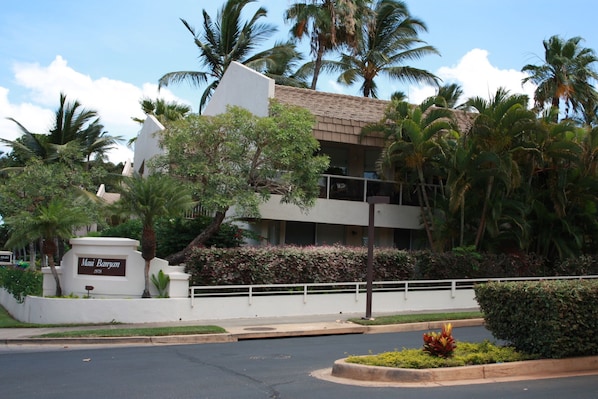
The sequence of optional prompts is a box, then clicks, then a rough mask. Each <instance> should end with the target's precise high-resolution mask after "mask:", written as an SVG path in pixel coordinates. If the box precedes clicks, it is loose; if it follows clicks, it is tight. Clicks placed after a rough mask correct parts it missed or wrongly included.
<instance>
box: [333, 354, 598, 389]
mask: <svg viewBox="0 0 598 399" xmlns="http://www.w3.org/2000/svg"><path fill="white" fill-rule="evenodd" d="M583 374H587V375H591V374H598V356H588V357H576V358H566V359H541V360H527V361H521V362H510V363H495V364H487V365H480V366H462V367H446V368H435V369H419V370H417V369H404V368H392V367H379V366H366V365H362V364H355V363H347V362H346V359H339V360H337V361H335V362H334V365H333V367H332V369H331V371H330V376H331V377H333V378H335V381H336V382H344V383H348V384H351V383H352V382H368V383H369V384H371V383H374V384H375V383H393V384H396V385H397V386H439V385H461V384H476V383H491V382H501V381H513V380H526V379H542V378H557V377H565V376H570V375H583ZM357 385H359V384H357Z"/></svg>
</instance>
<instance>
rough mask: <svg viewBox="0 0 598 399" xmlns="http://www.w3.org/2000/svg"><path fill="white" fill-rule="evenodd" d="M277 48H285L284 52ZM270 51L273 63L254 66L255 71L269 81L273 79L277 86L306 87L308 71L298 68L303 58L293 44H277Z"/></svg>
mask: <svg viewBox="0 0 598 399" xmlns="http://www.w3.org/2000/svg"><path fill="white" fill-rule="evenodd" d="M279 48H285V49H286V50H285V51H278V49H279ZM291 49H292V51H291ZM270 51H271V53H272V57H274V62H264V65H263V67H261V68H260V67H257V66H256V69H258V70H259V71H260V72H262V73H263V74H264V75H266V76H267V77H269V78H270V79H274V81H275V82H276V84H278V85H282V86H291V87H300V88H307V87H308V81H307V77H308V76H309V74H308V70H307V69H306V68H300V67H299V66H300V65H299V63H300V62H301V60H302V59H303V56H302V55H301V53H300V52H299V51H298V50H297V47H296V45H295V43H293V42H286V43H278V42H277V43H276V44H275V45H274V47H273V48H272V49H271V50H270ZM271 59H272V58H270V57H268V58H267V60H268V61H269V60H271Z"/></svg>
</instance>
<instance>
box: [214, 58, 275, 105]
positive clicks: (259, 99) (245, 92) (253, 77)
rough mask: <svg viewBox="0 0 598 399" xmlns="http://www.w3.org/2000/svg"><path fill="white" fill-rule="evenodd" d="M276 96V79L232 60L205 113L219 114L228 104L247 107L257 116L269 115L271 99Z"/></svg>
mask: <svg viewBox="0 0 598 399" xmlns="http://www.w3.org/2000/svg"><path fill="white" fill-rule="evenodd" d="M272 97H274V80H272V79H270V78H268V77H267V76H264V75H262V74H261V73H259V72H256V71H254V70H253V69H251V68H247V67H246V66H244V65H242V64H240V63H238V62H232V63H231V64H230V65H229V67H228V69H227V70H226V73H225V74H224V76H223V77H222V80H220V83H219V84H218V89H217V90H215V91H214V94H213V95H212V98H211V99H210V102H209V103H208V105H207V106H206V108H205V110H204V112H203V114H204V115H218V114H221V113H224V112H225V111H226V106H227V105H236V106H239V107H242V108H245V109H247V110H248V111H250V112H251V113H253V114H254V115H257V116H268V107H269V99H270V98H272Z"/></svg>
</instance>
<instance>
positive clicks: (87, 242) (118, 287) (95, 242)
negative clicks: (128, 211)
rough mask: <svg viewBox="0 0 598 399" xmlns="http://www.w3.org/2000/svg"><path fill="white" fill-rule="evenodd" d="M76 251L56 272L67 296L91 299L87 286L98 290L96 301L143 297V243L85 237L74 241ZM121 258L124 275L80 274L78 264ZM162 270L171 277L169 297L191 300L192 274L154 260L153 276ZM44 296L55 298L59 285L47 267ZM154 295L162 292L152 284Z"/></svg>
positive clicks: (162, 261) (73, 245)
mask: <svg viewBox="0 0 598 399" xmlns="http://www.w3.org/2000/svg"><path fill="white" fill-rule="evenodd" d="M70 243H71V245H72V248H71V250H69V251H68V252H67V253H66V254H65V255H64V257H63V259H62V262H61V265H60V266H58V267H57V268H56V269H57V271H58V273H59V275H60V284H61V287H62V291H63V293H64V294H65V295H69V294H73V295H77V296H80V297H85V296H87V290H86V289H85V287H86V286H92V287H94V288H93V290H92V291H91V292H90V295H91V296H92V297H93V298H114V297H116V298H119V297H120V298H122V297H125V298H139V297H141V294H142V293H143V290H144V287H145V277H144V269H145V260H144V259H143V258H142V257H141V253H140V252H139V251H137V247H138V246H139V241H137V240H131V239H128V238H110V237H83V238H73V239H71V241H70ZM92 258H93V259H104V260H110V259H118V260H122V261H124V262H126V263H125V264H124V272H125V273H124V274H125V275H124V276H111V275H101V274H97V275H90V274H84V273H79V270H78V262H79V261H80V260H81V259H92ZM160 270H162V271H163V272H164V273H165V274H166V275H168V276H169V277H170V283H169V287H168V289H169V295H170V296H171V297H173V298H174V297H187V295H188V291H189V282H188V280H189V275H188V274H187V273H184V272H183V267H181V266H168V262H166V261H165V260H163V259H159V258H154V259H153V260H152V261H151V263H150V271H149V273H150V276H151V275H152V274H158V272H159V271H160ZM42 272H43V273H44V283H43V284H44V285H43V294H44V296H51V295H54V293H55V291H56V283H55V281H54V278H53V277H52V274H51V271H50V268H49V267H46V268H43V269H42ZM150 294H151V295H153V296H155V295H157V294H158V291H157V290H156V288H155V287H154V285H153V284H150Z"/></svg>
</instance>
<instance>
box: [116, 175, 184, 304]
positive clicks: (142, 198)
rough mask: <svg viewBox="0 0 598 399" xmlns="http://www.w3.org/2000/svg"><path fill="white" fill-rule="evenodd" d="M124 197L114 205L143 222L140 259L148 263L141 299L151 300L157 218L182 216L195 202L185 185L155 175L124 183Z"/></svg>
mask: <svg viewBox="0 0 598 399" xmlns="http://www.w3.org/2000/svg"><path fill="white" fill-rule="evenodd" d="M123 183H124V184H123V186H122V188H121V190H120V192H121V197H120V199H119V200H118V201H117V202H116V204H115V206H116V207H118V208H119V209H120V210H122V211H126V212H128V213H129V214H130V215H133V216H135V217H138V218H139V219H141V222H142V224H143V230H142V234H141V256H142V257H143V259H144V260H145V269H144V276H145V287H144V290H143V294H142V298H149V297H150V296H151V295H150V291H149V287H150V286H149V283H150V278H149V269H150V263H151V261H152V259H154V258H155V257H156V230H155V223H156V219H158V218H160V217H171V216H180V215H181V214H182V213H183V212H184V211H185V210H188V209H190V208H192V207H193V206H194V205H195V203H194V201H193V200H192V198H191V195H190V194H189V192H188V191H187V189H186V186H184V185H183V184H181V183H179V182H178V181H177V180H174V179H173V178H171V177H170V176H168V175H164V174H160V173H154V174H151V175H149V176H148V177H142V176H141V175H139V174H137V173H136V174H135V175H134V176H132V177H128V178H126V179H125V180H124V182H123Z"/></svg>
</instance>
